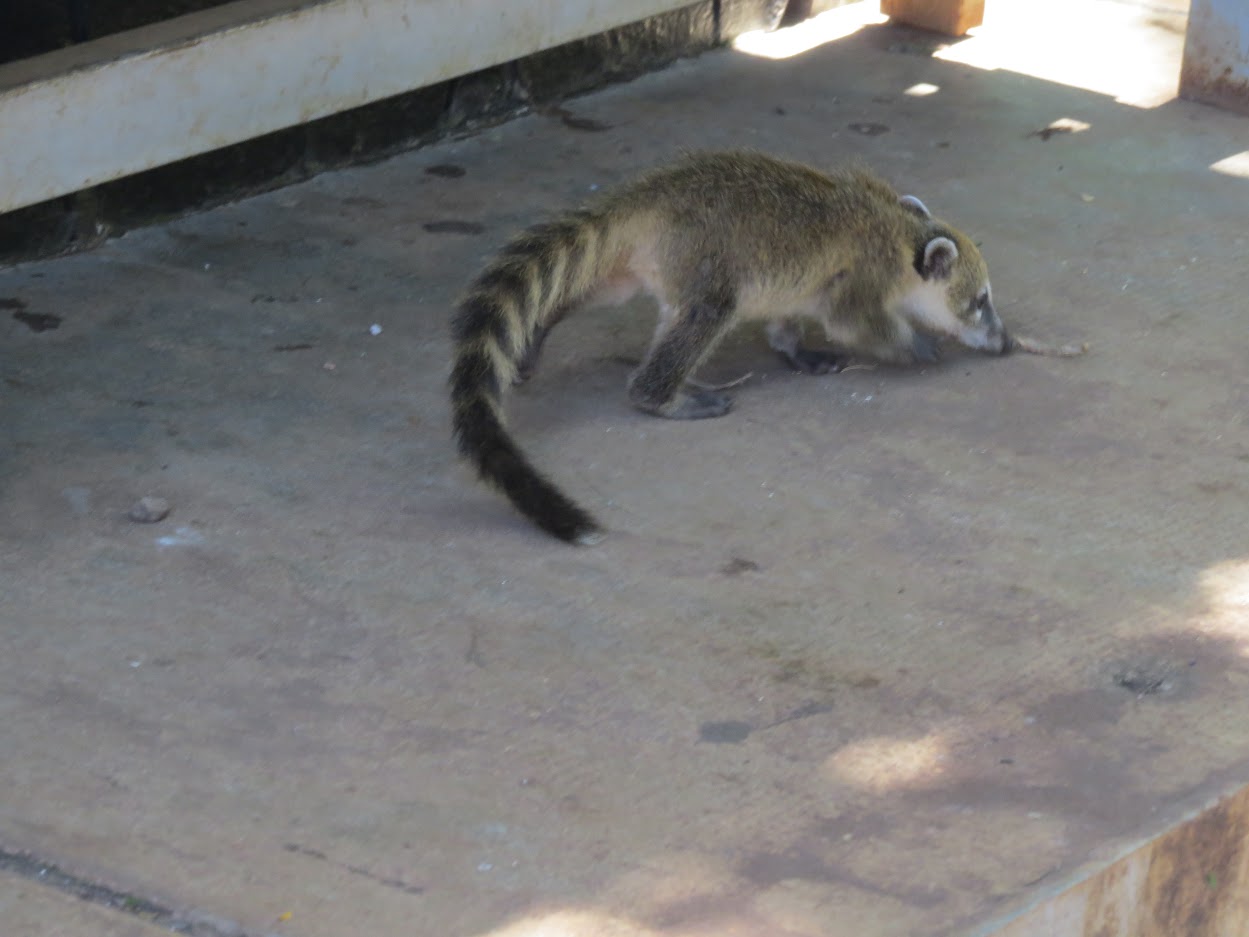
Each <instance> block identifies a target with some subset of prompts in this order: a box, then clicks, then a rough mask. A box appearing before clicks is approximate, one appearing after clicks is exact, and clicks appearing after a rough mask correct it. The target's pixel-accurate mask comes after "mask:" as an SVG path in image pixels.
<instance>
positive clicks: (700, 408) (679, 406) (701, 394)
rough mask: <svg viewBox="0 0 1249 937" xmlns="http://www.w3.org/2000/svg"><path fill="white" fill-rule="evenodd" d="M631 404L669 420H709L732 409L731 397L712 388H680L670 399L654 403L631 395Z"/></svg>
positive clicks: (644, 411)
mask: <svg viewBox="0 0 1249 937" xmlns="http://www.w3.org/2000/svg"><path fill="white" fill-rule="evenodd" d="M631 397H632V400H633V405H634V406H635V407H637V408H638V409H639V410H641V411H642V412H643V413H651V414H654V415H655V416H662V417H665V418H666V419H669V420H709V419H711V418H713V417H717V416H724V414H726V413H728V412H729V411H730V410H732V409H733V398H732V397H730V396H729V395H728V394H722V393H719V392H718V391H714V390H688V391H686V390H682V391H677V393H676V394H675V395H674V396H673V397H672V399H670V400H665V401H664V402H662V403H656V402H654V401H651V400H646V399H645V398H641V397H638V396H636V395H631Z"/></svg>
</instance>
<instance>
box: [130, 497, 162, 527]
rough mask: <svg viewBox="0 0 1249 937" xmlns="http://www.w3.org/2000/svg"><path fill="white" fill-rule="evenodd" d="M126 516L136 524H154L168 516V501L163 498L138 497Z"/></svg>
mask: <svg viewBox="0 0 1249 937" xmlns="http://www.w3.org/2000/svg"><path fill="white" fill-rule="evenodd" d="M126 516H127V517H129V518H130V519H131V520H132V521H134V522H135V523H136V524H155V523H156V522H157V521H163V520H164V519H165V518H166V517H168V516H169V502H168V501H166V500H165V499H164V498H151V497H148V498H140V499H139V500H138V501H136V502H135V503H134V504H133V505H132V506H131V508H130V511H129V513H128V514H127V515H126Z"/></svg>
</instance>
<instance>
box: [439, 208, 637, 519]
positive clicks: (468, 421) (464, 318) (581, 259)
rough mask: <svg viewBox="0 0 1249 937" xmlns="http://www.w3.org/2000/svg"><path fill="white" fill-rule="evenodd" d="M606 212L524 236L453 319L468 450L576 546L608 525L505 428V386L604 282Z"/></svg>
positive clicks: (462, 443) (512, 495) (490, 477)
mask: <svg viewBox="0 0 1249 937" xmlns="http://www.w3.org/2000/svg"><path fill="white" fill-rule="evenodd" d="M604 230H605V226H604V225H603V224H602V219H601V218H600V217H598V216H597V215H596V214H595V213H592V212H589V211H579V212H572V213H569V214H567V215H564V216H563V217H561V218H560V219H559V220H557V221H554V222H550V223H548V224H541V225H535V226H534V227H532V228H529V229H528V230H526V231H525V232H523V233H522V234H520V235H518V236H517V237H515V238H514V239H513V240H512V241H511V242H510V243H509V244H508V245H507V246H506V247H505V248H504V249H503V251H502V252H501V253H500V254H499V255H498V257H496V258H495V259H494V260H493V261H492V262H491V263H490V265H489V266H488V267H486V269H485V270H483V271H482V273H481V274H480V275H479V276H478V277H477V279H476V280H474V281H473V283H472V285H471V286H469V288H468V292H467V293H466V294H465V295H464V297H463V299H461V300H460V303H459V308H458V309H457V311H456V314H455V318H454V321H453V325H452V337H453V338H454V340H455V364H454V366H453V367H452V370H451V380H450V389H451V407H452V424H453V426H454V428H455V437H456V441H457V443H458V444H459V448H460V453H461V454H462V455H463V456H464V457H465V458H466V459H468V460H469V461H470V462H472V463H473V465H474V466H476V468H477V471H478V473H479V474H480V475H481V477H482V478H483V479H484V480H486V481H488V482H489V483H490V484H492V485H494V486H495V487H497V488H499V489H500V490H501V491H502V492H503V493H504V494H505V495H507V497H508V499H509V500H510V501H511V502H512V504H513V505H515V506H516V508H517V510H519V511H520V512H521V513H522V514H524V515H525V516H526V517H528V518H529V519H530V520H532V521H533V522H534V523H535V524H537V525H538V526H539V527H541V528H542V529H543V530H545V531H547V532H548V533H550V534H552V535H554V536H556V537H558V538H559V539H561V540H566V541H568V542H570V543H582V544H590V543H595V542H597V541H598V540H600V539H602V536H603V534H602V530H601V528H600V527H599V526H598V524H597V523H595V521H594V518H592V517H591V516H590V515H589V514H588V513H586V512H585V511H584V510H583V509H582V508H580V507H578V506H577V505H576V504H575V503H573V501H572V500H570V499H569V498H568V497H567V496H566V495H564V494H563V493H562V492H561V491H560V490H559V489H558V488H556V487H555V485H554V484H552V483H551V482H550V481H548V480H547V479H546V478H544V477H543V476H542V474H541V473H540V472H539V471H538V470H537V469H536V468H534V467H533V465H532V464H531V463H530V462H529V460H528V459H527V458H526V457H525V455H524V453H522V452H521V451H520V448H519V447H518V446H517V445H516V443H515V442H514V441H513V440H512V438H511V436H509V435H508V433H507V430H506V429H504V426H503V407H502V399H503V391H504V389H505V388H506V387H507V386H508V385H510V384H511V383H512V382H513V380H515V378H516V376H517V373H518V369H519V362H520V361H521V360H522V358H523V357H524V356H525V354H526V352H527V351H528V350H529V349H530V347H531V345H532V344H533V343H534V342H535V341H541V337H542V336H541V334H540V333H541V332H544V331H545V329H546V328H547V327H548V326H550V325H553V324H554V323H555V322H556V321H558V320H559V318H560V317H561V316H562V315H564V313H565V312H566V311H568V309H569V308H570V307H571V306H572V305H574V304H575V303H576V302H577V301H578V300H579V299H581V298H582V297H584V296H585V294H586V293H587V292H588V291H589V290H590V289H591V288H592V287H593V286H594V284H595V282H596V281H598V280H599V279H600V278H601V276H602V271H603V269H604V268H605V266H607V265H609V264H610V263H611V262H613V260H614V258H611V257H609V256H607V254H608V251H607V250H606V245H605V244H604Z"/></svg>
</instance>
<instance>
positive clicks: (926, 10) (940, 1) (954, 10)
mask: <svg viewBox="0 0 1249 937" xmlns="http://www.w3.org/2000/svg"><path fill="white" fill-rule="evenodd" d="M880 12H881V13H884V14H885V16H888V17H889V18H890V19H893V20H896V21H897V22H899V23H906V24H908V25H910V26H918V27H920V28H921V29H931V30H932V31H933V32H938V33H945V34H946V35H948V36H961V35H963V34H964V33H966V32H967V30H969V29H971V28H972V27H973V26H979V25H980V24H981V23H983V22H984V0H880Z"/></svg>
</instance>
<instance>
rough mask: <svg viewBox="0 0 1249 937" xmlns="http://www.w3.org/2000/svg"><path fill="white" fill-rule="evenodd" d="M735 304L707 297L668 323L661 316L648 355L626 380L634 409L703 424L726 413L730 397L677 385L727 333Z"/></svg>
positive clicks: (725, 297) (722, 297) (727, 297)
mask: <svg viewBox="0 0 1249 937" xmlns="http://www.w3.org/2000/svg"><path fill="white" fill-rule="evenodd" d="M734 305H735V304H734V300H733V297H732V296H731V295H727V294H725V295H719V296H708V297H705V298H702V299H698V300H695V301H694V302H692V303H689V304H688V305H686V306H685V307H683V308H682V309H680V310H679V311H678V312H677V313H676V315H675V316H674V317H672V318H670V319H669V317H668V316H667V315H664V316H661V319H660V323H659V328H658V329H657V330H656V333H655V339H654V341H653V342H652V343H651V349H650V352H649V353H647V355H646V359H645V360H644V361H643V362H642V364H641V366H640V367H639V368H638V369H637V370H636V371H634V372H633V374H632V375H630V377H629V400H630V401H632V402H633V405H634V406H635V407H637V408H638V409H639V410H642V411H643V412H645V413H653V414H655V415H656V416H662V417H667V418H668V419H672V420H703V419H707V418H709V417H716V416H723V415H724V414H726V413H728V412H729V410H730V409H731V408H732V406H733V399H732V398H731V397H730V396H729V395H728V394H724V393H720V392H719V391H714V390H695V389H692V388H687V387H683V386H682V385H683V384H684V383H685V379H686V378H688V377H689V376H690V375H691V374H692V373H693V372H694V369H695V368H696V367H697V366H698V364H699V362H701V361H702V360H703V359H704V358H705V357H707V355H708V354H710V353H711V350H712V349H713V348H714V347H715V346H716V343H717V342H718V341H719V340H720V338H721V337H722V336H723V335H724V333H725V332H726V331H728V327H729V326H730V325H731V324H732V320H733V311H734ZM665 312H668V310H665Z"/></svg>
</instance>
